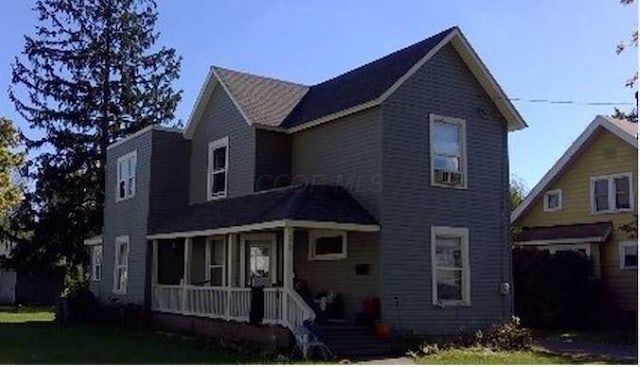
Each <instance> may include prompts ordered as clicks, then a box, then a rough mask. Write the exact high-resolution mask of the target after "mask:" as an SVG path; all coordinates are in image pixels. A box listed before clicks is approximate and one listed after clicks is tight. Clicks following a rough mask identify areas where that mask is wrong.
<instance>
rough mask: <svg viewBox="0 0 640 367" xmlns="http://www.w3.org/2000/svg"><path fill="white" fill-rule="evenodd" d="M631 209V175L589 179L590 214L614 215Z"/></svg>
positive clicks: (624, 174) (622, 174) (623, 174)
mask: <svg viewBox="0 0 640 367" xmlns="http://www.w3.org/2000/svg"><path fill="white" fill-rule="evenodd" d="M632 209H633V189H632V181H631V173H621V174H617V175H610V176H600V177H592V178H591V212H592V213H594V214H597V213H615V212H620V211H630V210H632Z"/></svg>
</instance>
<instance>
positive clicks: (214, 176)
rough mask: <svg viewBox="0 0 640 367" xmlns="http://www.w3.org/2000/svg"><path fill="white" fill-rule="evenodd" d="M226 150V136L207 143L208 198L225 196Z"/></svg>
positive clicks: (227, 156) (227, 161)
mask: <svg viewBox="0 0 640 367" xmlns="http://www.w3.org/2000/svg"><path fill="white" fill-rule="evenodd" d="M228 150H229V138H228V137H225V138H222V139H218V140H216V141H212V142H211V143H209V171H208V174H207V197H208V198H209V200H211V199H217V198H223V197H226V196H227V171H228V167H229V152H228Z"/></svg>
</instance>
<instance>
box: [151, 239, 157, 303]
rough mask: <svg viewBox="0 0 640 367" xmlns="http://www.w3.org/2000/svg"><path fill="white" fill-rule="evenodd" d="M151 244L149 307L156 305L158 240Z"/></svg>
mask: <svg viewBox="0 0 640 367" xmlns="http://www.w3.org/2000/svg"><path fill="white" fill-rule="evenodd" d="M151 243H152V245H151V251H153V252H152V253H151V309H152V310H154V309H156V308H157V307H158V240H153V241H152V242H151Z"/></svg>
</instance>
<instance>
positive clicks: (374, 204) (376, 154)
mask: <svg viewBox="0 0 640 367" xmlns="http://www.w3.org/2000/svg"><path fill="white" fill-rule="evenodd" d="M381 126H382V124H381V114H380V109H379V108H371V109H368V110H366V111H362V112H359V113H356V114H353V115H349V116H347V117H344V118H341V119H339V120H336V121H333V122H329V123H326V124H324V125H320V126H317V127H313V128H310V129H307V130H302V131H300V132H298V133H296V134H294V135H293V136H292V140H291V151H292V157H291V175H292V183H293V184H328V185H340V186H343V187H345V188H346V189H347V190H348V191H349V193H350V194H351V195H352V196H353V197H354V198H355V199H356V200H358V202H359V203H360V204H361V205H362V206H363V207H364V208H365V209H367V211H369V213H370V214H371V215H372V216H374V217H375V218H378V216H379V212H380V206H379V201H380V193H381V191H382V186H381V185H382V181H381V158H380V157H381V143H380V139H381V137H380V133H381Z"/></svg>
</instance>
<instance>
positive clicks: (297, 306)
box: [86, 28, 526, 354]
mask: <svg viewBox="0 0 640 367" xmlns="http://www.w3.org/2000/svg"><path fill="white" fill-rule="evenodd" d="M524 127H526V124H525V123H524V121H523V119H522V118H521V116H520V115H519V114H518V112H517V111H516V109H515V108H514V106H513V105H512V104H511V103H510V102H509V99H508V98H507V96H506V95H505V93H504V92H503V91H502V89H501V88H500V87H499V86H498V84H497V83H496V81H495V80H494V78H493V77H492V76H491V74H490V73H489V71H488V70H487V68H486V67H485V65H484V64H483V63H482V62H481V60H480V59H479V57H478V55H477V54H476V53H475V52H474V50H473V49H472V48H471V46H470V45H469V43H468V41H467V40H466V39H465V37H464V35H463V34H462V32H461V31H460V30H459V29H458V28H451V29H448V30H445V31H443V32H441V33H438V34H436V35H434V36H432V37H429V38H427V39H425V40H423V41H421V42H418V43H416V44H414V45H411V46H409V47H406V48H404V49H401V50H399V51H396V52H394V53H392V54H390V55H387V56H385V57H382V58H380V59H378V60H375V61H372V62H370V63H368V64H366V65H363V66H361V67H358V68H356V69H353V70H351V71H348V72H346V73H344V74H342V75H339V76H337V77H335V78H333V79H330V80H327V81H325V82H322V83H320V84H316V85H312V86H308V85H302V84H297V83H292V82H287V81H282V80H277V79H272V78H267V77H262V76H256V75H252V74H249V73H245V72H238V71H233V70H228V69H225V68H221V67H216V66H214V67H211V69H210V70H209V74H208V76H207V78H206V80H205V82H204V85H203V86H202V88H201V90H200V94H199V96H198V98H197V101H196V103H195V106H194V108H193V111H192V113H191V116H190V118H189V120H188V123H187V125H186V127H185V128H184V129H168V128H164V127H160V126H150V127H148V128H145V129H143V130H141V131H139V132H138V133H135V134H133V135H131V136H129V137H127V138H125V139H123V140H121V141H118V142H116V143H114V144H112V145H111V146H110V147H109V148H108V153H107V167H106V180H107V182H106V195H105V197H106V199H105V206H104V207H105V209H104V232H103V234H102V236H99V237H96V238H92V239H89V240H87V241H86V243H87V244H88V245H89V246H91V249H92V254H93V262H92V281H91V289H92V291H93V292H94V293H95V294H96V295H97V296H98V297H99V299H100V300H101V301H103V302H109V300H110V299H118V300H119V301H120V302H133V303H137V304H140V305H145V307H147V308H148V309H149V310H150V312H151V314H152V318H153V320H154V322H155V323H157V324H158V325H164V326H165V327H173V328H178V329H180V328H182V329H185V330H190V331H192V332H195V333H198V334H213V335H226V336H229V335H234V336H236V337H244V338H249V339H252V338H253V340H257V341H259V340H263V339H264V338H267V339H268V338H276V339H278V341H281V340H286V337H287V335H288V333H289V331H291V332H292V333H293V334H294V335H295V336H296V337H297V341H298V343H300V344H303V345H304V344H305V343H307V338H306V337H305V335H306V334H305V331H304V330H303V329H304V326H303V325H304V321H305V320H312V319H314V318H316V319H320V316H322V319H330V320H333V321H334V322H335V323H337V322H338V321H337V320H342V321H341V322H342V324H353V323H355V322H356V321H358V322H362V320H364V319H366V318H365V317H364V316H366V315H368V316H372V317H375V318H379V319H381V320H382V321H383V322H385V323H387V324H388V325H390V326H391V329H392V331H393V332H414V333H421V334H429V335H453V334H457V333H460V332H473V331H475V330H477V329H479V328H483V327H486V326H488V325H490V324H492V323H494V322H497V321H500V320H503V319H505V318H508V317H510V315H511V312H512V298H511V297H512V295H511V292H510V283H511V258H510V249H509V235H510V232H509V215H510V213H509V206H508V191H509V167H508V150H507V135H508V133H509V131H514V130H519V129H522V128H524ZM260 287H263V288H260ZM252 289H253V291H252ZM255 289H261V290H262V291H259V290H255ZM378 304H379V307H377V306H376V305H378ZM363 305H366V307H364V306H363ZM371 305H374V306H371ZM376 308H377V309H376ZM372 309H373V310H372ZM378 313H379V315H378ZM256 315H258V316H256ZM363 315H364V316H363ZM256 319H257V320H258V321H257V323H259V324H261V325H260V326H255V325H254V324H255V323H256ZM249 321H252V322H253V323H249ZM265 325H270V326H265ZM265 330H268V331H265ZM265 333H266V334H265ZM328 334H330V333H328ZM328 334H326V337H327V338H328V339H329V338H330V335H328ZM269 335H271V336H269ZM261 338H263V339H261ZM338 344H339V343H338ZM334 348H335V349H339V345H338V346H335V347H334ZM338 354H340V353H338ZM345 354H346V351H345Z"/></svg>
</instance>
